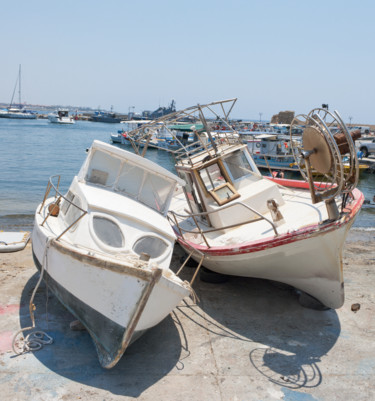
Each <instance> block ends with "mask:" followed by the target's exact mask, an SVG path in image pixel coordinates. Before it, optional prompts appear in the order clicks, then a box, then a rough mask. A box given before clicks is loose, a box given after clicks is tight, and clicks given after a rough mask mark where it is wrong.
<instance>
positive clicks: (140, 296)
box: [32, 141, 191, 368]
mask: <svg viewBox="0 0 375 401" xmlns="http://www.w3.org/2000/svg"><path fill="white" fill-rule="evenodd" d="M59 183H60V177H56V176H55V177H52V178H50V180H49V183H48V185H47V189H46V193H45V196H44V199H43V201H42V203H41V204H40V205H39V206H38V209H37V211H36V213H35V224H34V229H33V233H32V249H33V257H34V261H35V264H36V266H37V268H38V269H39V270H40V272H41V274H42V275H43V278H44V280H45V281H46V283H48V287H49V288H51V289H52V291H53V292H54V294H55V295H56V296H57V298H58V299H59V300H60V302H61V303H62V304H63V305H65V307H66V308H67V309H68V310H69V311H70V312H71V313H72V314H73V315H74V316H75V317H76V318H77V319H78V320H79V321H80V322H81V323H82V324H83V325H84V327H85V328H86V329H87V330H88V332H89V333H90V335H91V337H92V339H93V341H94V344H95V346H96V350H97V353H98V356H99V361H100V364H101V365H102V366H103V367H105V368H112V367H113V366H115V365H116V363H117V362H118V361H119V359H120V358H121V356H122V355H123V353H124V352H125V350H126V348H127V347H128V345H129V344H130V343H131V342H133V341H134V340H136V339H137V338H138V337H139V336H140V335H141V334H142V333H144V332H145V331H146V330H148V329H150V328H151V327H153V326H155V325H156V324H158V323H159V322H160V321H161V320H163V319H164V318H165V317H166V316H167V315H168V314H169V313H170V312H171V311H172V309H173V308H174V307H175V306H176V305H178V303H179V302H180V301H181V300H182V299H183V298H184V297H186V296H188V295H189V294H190V291H191V288H190V285H189V283H187V282H183V281H182V280H181V279H180V278H179V277H177V276H176V275H175V274H174V273H173V272H172V271H171V270H170V269H169V265H170V261H171V257H172V252H173V246H174V242H175V236H174V233H173V230H172V228H171V226H170V225H169V223H168V221H167V219H166V214H167V212H168V210H169V205H170V202H171V198H172V195H173V193H174V191H175V187H176V185H177V184H178V185H183V184H184V182H183V181H182V180H181V179H180V178H178V177H177V176H175V175H174V174H172V173H170V172H169V171H167V170H165V169H164V168H162V167H160V166H158V165H157V164H155V163H153V162H151V161H149V160H147V159H144V158H141V157H139V156H137V155H135V154H134V153H132V152H128V151H126V150H123V149H119V148H117V147H114V146H112V145H109V144H105V143H103V142H100V141H94V142H93V144H92V146H91V148H90V149H89V151H88V155H87V158H86V160H85V162H84V163H83V165H82V168H81V170H80V172H79V174H78V175H77V176H76V177H74V179H73V181H72V183H71V185H70V187H69V190H68V192H67V193H66V194H65V195H63V194H62V193H61V192H60V189H59ZM50 194H51V196H50Z"/></svg>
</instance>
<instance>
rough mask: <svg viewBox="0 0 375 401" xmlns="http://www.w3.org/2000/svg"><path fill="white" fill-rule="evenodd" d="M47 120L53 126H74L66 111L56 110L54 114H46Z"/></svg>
mask: <svg viewBox="0 0 375 401" xmlns="http://www.w3.org/2000/svg"><path fill="white" fill-rule="evenodd" d="M48 120H49V121H50V122H51V123H55V124H74V119H73V117H72V116H70V115H69V110H67V109H58V110H56V111H55V112H54V113H51V114H48Z"/></svg>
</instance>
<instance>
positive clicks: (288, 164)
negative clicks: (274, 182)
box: [247, 133, 299, 172]
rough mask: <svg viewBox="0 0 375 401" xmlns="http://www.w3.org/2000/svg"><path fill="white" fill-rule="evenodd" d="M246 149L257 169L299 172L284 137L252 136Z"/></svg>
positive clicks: (286, 139) (286, 138)
mask: <svg viewBox="0 0 375 401" xmlns="http://www.w3.org/2000/svg"><path fill="white" fill-rule="evenodd" d="M293 140H295V141H298V140H299V139H298V138H296V139H293ZM247 147H248V148H249V151H250V153H251V155H252V157H253V160H254V162H255V164H256V165H257V167H258V168H263V169H280V170H289V171H297V172H299V168H298V165H297V164H296V162H295V159H294V156H293V153H292V150H291V146H290V138H289V137H287V136H285V135H277V134H270V133H265V134H261V135H254V136H253V139H252V140H250V139H249V140H247Z"/></svg>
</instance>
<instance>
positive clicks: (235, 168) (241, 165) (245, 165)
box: [224, 150, 254, 181]
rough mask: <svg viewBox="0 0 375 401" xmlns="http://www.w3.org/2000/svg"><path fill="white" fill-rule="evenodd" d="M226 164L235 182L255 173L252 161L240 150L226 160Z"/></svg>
mask: <svg viewBox="0 0 375 401" xmlns="http://www.w3.org/2000/svg"><path fill="white" fill-rule="evenodd" d="M224 164H225V166H226V167H227V169H228V171H229V174H230V175H231V178H232V180H233V181H235V180H238V179H240V178H242V177H245V176H247V175H249V174H251V173H253V172H254V169H253V168H252V167H251V164H250V161H249V160H248V158H247V157H246V154H245V153H244V152H242V151H241V150H238V151H236V152H234V153H232V154H230V155H229V156H228V157H226V158H225V159H224Z"/></svg>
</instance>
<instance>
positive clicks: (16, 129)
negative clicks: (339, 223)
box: [0, 118, 375, 231]
mask: <svg viewBox="0 0 375 401" xmlns="http://www.w3.org/2000/svg"><path fill="white" fill-rule="evenodd" d="M120 128H122V125H121V124H104V123H93V122H86V121H77V122H76V124H74V125H68V126H64V125H58V124H51V123H49V122H48V120H24V121H17V120H11V119H3V118H0V172H1V174H0V229H1V230H8V231H17V230H31V229H32V226H33V215H34V212H35V209H36V207H37V205H38V204H39V203H40V202H41V200H42V198H43V195H44V192H45V188H46V185H47V182H48V178H49V177H50V176H51V175H56V174H59V175H61V189H63V192H64V191H65V190H67V189H68V187H69V185H70V183H71V181H72V179H73V177H74V175H76V174H77V173H78V171H79V169H80V167H81V164H82V163H83V161H84V159H85V157H86V149H87V148H89V147H90V146H91V143H92V141H93V140H94V139H98V140H101V141H103V142H107V143H110V134H111V133H116V132H117V130H118V129H120ZM147 157H148V158H150V159H152V160H153V161H155V162H157V163H158V164H160V165H162V166H164V167H166V168H168V169H169V170H172V171H173V159H172V157H171V155H170V154H168V153H166V152H164V151H157V150H151V149H150V150H149V151H148V152H147ZM359 188H360V189H361V190H362V191H363V192H364V194H365V197H366V198H367V199H372V197H373V196H374V195H375V174H365V175H364V176H363V178H361V180H360V183H359ZM355 226H356V227H357V228H364V229H373V228H374V226H375V208H374V207H366V208H363V210H362V211H361V213H360V215H359V217H358V219H357V221H356V223H355Z"/></svg>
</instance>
